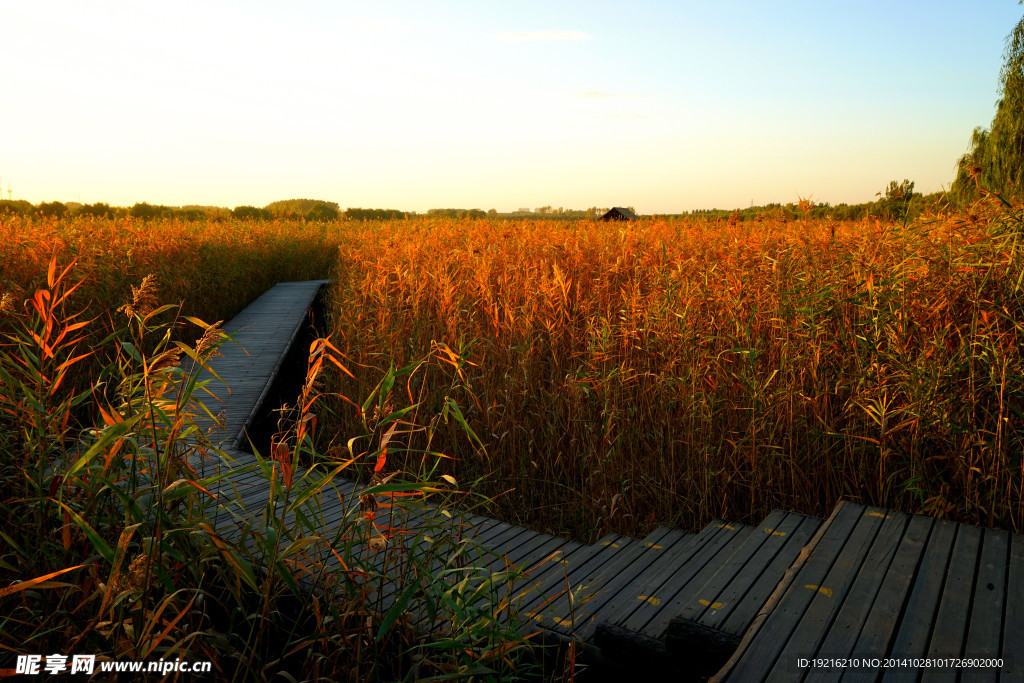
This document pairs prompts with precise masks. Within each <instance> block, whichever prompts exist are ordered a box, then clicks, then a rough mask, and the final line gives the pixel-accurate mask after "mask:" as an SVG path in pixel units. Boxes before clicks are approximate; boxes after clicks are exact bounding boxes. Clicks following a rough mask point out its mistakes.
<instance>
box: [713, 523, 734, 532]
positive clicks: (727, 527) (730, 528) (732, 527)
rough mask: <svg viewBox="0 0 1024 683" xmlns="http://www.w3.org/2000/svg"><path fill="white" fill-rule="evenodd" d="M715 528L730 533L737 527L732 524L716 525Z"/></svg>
mask: <svg viewBox="0 0 1024 683" xmlns="http://www.w3.org/2000/svg"><path fill="white" fill-rule="evenodd" d="M715 527H716V528H718V529H729V530H730V531H735V530H736V527H734V526H733V525H731V524H716V525H715Z"/></svg>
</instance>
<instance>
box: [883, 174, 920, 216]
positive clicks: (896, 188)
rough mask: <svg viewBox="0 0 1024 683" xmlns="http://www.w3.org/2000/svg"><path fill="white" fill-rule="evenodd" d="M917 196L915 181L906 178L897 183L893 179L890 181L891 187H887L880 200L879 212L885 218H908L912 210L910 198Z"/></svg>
mask: <svg viewBox="0 0 1024 683" xmlns="http://www.w3.org/2000/svg"><path fill="white" fill-rule="evenodd" d="M878 194H879V195H881V194H882V193H881V192H879V193H878ZM915 196H916V195H915V194H914V181H912V180H904V181H903V182H901V183H897V182H896V181H895V180H892V181H890V182H889V187H887V188H886V189H885V195H884V196H882V199H880V200H879V214H880V215H881V217H883V218H888V219H890V220H894V221H903V220H906V219H907V215H908V212H909V210H910V200H911V199H913V198H914V197H915Z"/></svg>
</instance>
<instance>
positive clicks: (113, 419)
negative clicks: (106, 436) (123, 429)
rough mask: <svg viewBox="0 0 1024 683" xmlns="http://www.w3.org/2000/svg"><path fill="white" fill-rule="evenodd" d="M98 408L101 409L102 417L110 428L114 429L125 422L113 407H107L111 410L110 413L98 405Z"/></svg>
mask: <svg viewBox="0 0 1024 683" xmlns="http://www.w3.org/2000/svg"><path fill="white" fill-rule="evenodd" d="M97 406H98V407H99V409H100V415H101V416H102V417H103V423H104V424H106V425H107V426H108V427H113V426H114V425H116V424H119V423H121V422H123V421H124V420H122V419H121V416H120V415H118V413H117V411H116V410H115V409H114V407H113V406H107V407H108V408H110V412H109V413H108V412H107V411H106V410H104V409H103V406H102V405H99V404H97Z"/></svg>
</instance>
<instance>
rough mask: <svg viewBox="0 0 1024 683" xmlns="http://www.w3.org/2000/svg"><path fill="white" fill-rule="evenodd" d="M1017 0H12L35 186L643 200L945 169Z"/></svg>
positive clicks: (20, 122)
mask: <svg viewBox="0 0 1024 683" xmlns="http://www.w3.org/2000/svg"><path fill="white" fill-rule="evenodd" d="M1022 12H1024V8H1022V7H1021V6H1020V5H1019V4H1018V3H1017V2H1016V0H993V1H992V2H985V3H963V2H917V1H915V2H896V3H891V2H889V1H886V2H881V1H878V2H876V1H873V0H872V1H867V2H858V3H842V6H837V5H836V3H823V2H820V1H818V2H797V1H793V0H782V1H779V2H772V3H767V2H749V1H748V2H733V1H724V0H723V1H720V2H714V3H709V2H689V1H677V2H632V3H624V2H619V3H607V2H594V1H590V2H527V1H523V0H520V1H517V2H515V3H511V2H508V3H481V2H468V1H467V2H454V1H441V2H380V3H368V2H364V3H350V2H301V1H298V2H292V3H284V2H251V1H250V2H245V3H242V2H236V3H225V2H210V1H206V2H188V1H186V2H174V3H138V2H81V1H80V0H76V1H72V2H50V1H47V0H34V1H28V0H25V1H6V0H2V1H0V69H2V73H3V77H2V84H0V92H2V93H3V97H2V99H0V141H2V142H0V182H2V189H3V197H4V198H6V197H7V188H8V183H9V184H10V187H11V190H12V196H13V197H14V198H15V199H27V200H28V201H30V202H32V203H38V202H40V201H52V200H61V201H82V202H86V203H91V202H98V201H103V202H108V203H110V204H115V205H131V204H134V203H136V202H141V201H148V202H150V203H160V204H169V205H183V204H206V205H218V206H227V207H234V206H238V205H242V204H252V205H257V206H263V205H265V204H267V203H268V202H271V201H274V200H278V199H287V198H295V197H309V198H316V199H326V200H329V201H335V202H338V204H340V205H341V207H342V208H345V207H367V208H369V207H379V208H397V209H405V210H414V211H425V210H427V209H429V208H435V207H458V208H481V209H485V210H486V209H490V208H496V209H498V210H499V211H511V210H515V209H517V208H520V207H538V206H544V205H552V206H555V207H558V206H564V207H566V208H570V207H571V208H587V207H589V206H612V205H632V206H635V207H636V209H637V210H638V211H640V212H642V213H668V212H678V211H685V210H691V209H697V208H712V207H718V208H735V207H743V206H748V205H750V204H751V203H752V202H753V203H755V204H763V203H767V202H773V201H777V202H783V203H785V202H790V201H796V199H797V197H798V195H799V196H804V197H806V196H808V195H813V197H814V199H816V200H818V201H828V202H832V203H839V202H849V203H855V202H864V201H870V200H872V199H873V198H874V194H875V193H876V192H878V191H880V190H882V189H883V188H884V187H885V186H886V184H887V183H888V181H890V180H893V179H903V178H909V179H911V180H913V181H915V182H916V184H917V189H918V190H919V191H924V192H932V191H937V190H940V189H941V188H942V187H943V186H946V187H948V185H949V183H950V182H951V181H952V179H953V177H954V174H955V170H954V169H955V162H956V159H957V157H958V156H959V155H961V154H963V153H964V152H965V151H966V148H967V143H968V140H969V138H970V134H971V131H972V129H973V128H974V127H975V126H988V125H989V123H990V122H991V120H992V115H993V113H994V106H995V101H996V99H997V97H998V92H997V86H998V73H999V67H1000V65H1001V63H1002V52H1003V47H1004V38H1005V36H1006V35H1007V34H1008V33H1009V32H1010V30H1011V29H1012V28H1013V26H1014V25H1015V24H1016V23H1017V21H1018V20H1019V19H1020V18H1021V15H1022Z"/></svg>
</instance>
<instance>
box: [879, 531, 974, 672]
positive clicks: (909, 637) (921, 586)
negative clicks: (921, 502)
mask: <svg viewBox="0 0 1024 683" xmlns="http://www.w3.org/2000/svg"><path fill="white" fill-rule="evenodd" d="M956 532H957V524H956V523H955V522H950V521H948V520H937V521H936V522H935V523H934V525H933V526H932V533H931V535H930V536H929V537H928V543H927V544H926V545H925V548H924V556H923V557H922V558H921V563H920V565H918V568H917V574H916V576H915V578H914V584H913V589H912V590H911V592H910V598H909V599H908V601H907V604H906V606H905V607H904V609H903V615H902V617H901V619H900V625H899V627H898V629H897V631H896V639H895V640H894V641H893V645H892V649H891V650H890V656H892V657H895V658H900V659H902V658H908V659H913V658H918V657H923V656H924V655H925V653H926V651H927V648H928V642H929V640H930V639H931V634H932V626H933V624H934V623H935V613H936V610H937V608H938V604H939V598H940V596H941V595H942V586H943V583H944V582H945V578H946V568H947V567H948V566H949V557H950V552H951V551H952V549H953V541H954V540H955V538H956ZM917 678H918V676H917V671H911V670H908V669H902V668H899V669H897V668H890V669H887V670H885V671H884V672H883V673H882V680H883V681H916V680H917Z"/></svg>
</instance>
